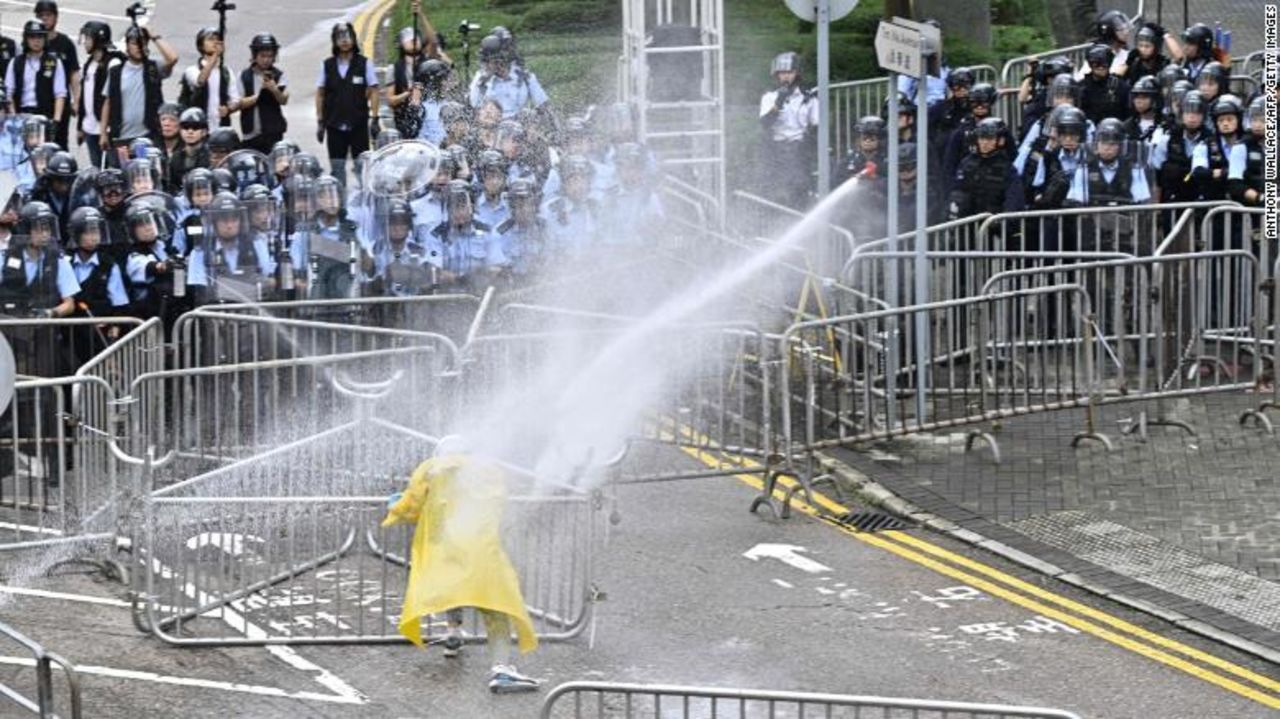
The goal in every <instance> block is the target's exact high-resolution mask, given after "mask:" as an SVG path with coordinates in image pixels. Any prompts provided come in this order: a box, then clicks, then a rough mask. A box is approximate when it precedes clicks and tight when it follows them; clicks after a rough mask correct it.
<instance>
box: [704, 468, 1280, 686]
mask: <svg viewBox="0 0 1280 719" xmlns="http://www.w3.org/2000/svg"><path fill="white" fill-rule="evenodd" d="M708 444H709V443H708ZM680 449H681V450H683V451H684V452H685V453H686V454H688V455H689V456H691V457H693V458H694V459H696V460H698V461H699V462H702V463H703V464H706V465H708V466H711V467H723V466H724V464H725V457H722V456H720V455H718V454H716V453H712V452H709V451H707V450H705V449H700V448H698V447H681V448H680ZM732 461H735V462H737V463H738V464H740V465H742V466H744V467H746V468H754V469H759V468H760V465H759V464H757V463H755V462H753V461H752V460H750V459H745V458H743V459H737V458H734V459H733V460H732ZM734 477H735V478H737V479H738V480H740V481H742V482H744V483H746V484H747V485H749V486H751V487H752V488H754V489H756V490H757V491H763V489H764V481H763V480H762V479H761V478H760V477H758V476H756V475H752V474H737V475H734ZM797 484H798V483H797V482H796V481H795V480H793V479H791V478H790V477H781V478H779V480H778V484H777V486H776V487H775V488H774V490H773V495H774V498H775V499H777V500H782V499H783V498H784V492H785V491H786V490H787V489H790V488H792V487H795V486H796V485H797ZM814 505H818V506H814ZM791 506H792V508H794V509H795V510H797V511H800V512H803V513H805V514H808V515H810V516H812V517H814V518H816V519H818V520H819V521H822V522H823V523H824V524H827V525H829V526H831V527H834V528H836V529H837V530H839V531H841V532H843V533H844V534H847V535H849V536H851V537H853V538H854V539H856V540H858V541H860V542H863V543H865V544H869V545H871V546H873V547H878V548H880V549H883V550H885V551H886V552H892V553H893V554H896V555H897V556H899V557H902V558H903V559H906V560H907V561H909V562H912V563H914V564H918V565H920V566H923V567H927V568H929V569H931V570H933V571H935V572H938V573H939V574H943V575H946V576H948V577H951V578H953V579H956V580H959V581H961V582H964V583H965V584H967V585H969V586H971V587H974V588H975V589H980V590H982V591H984V592H986V593H987V594H990V595H991V596H994V597H1000V598H1001V599H1004V600H1006V601H1009V602H1012V603H1014V604H1016V605H1018V606H1020V607H1024V608H1026V609H1029V610H1031V611H1034V612H1035V613H1037V614H1040V615H1043V616H1045V617H1049V618H1052V619H1056V620H1057V621H1059V622H1062V623H1063V624H1066V625H1068V626H1071V627H1074V628H1076V629H1078V630H1080V631H1082V632H1085V633H1087V634H1091V635H1093V636H1095V637H1098V638H1099V639H1103V640H1105V641H1108V642H1110V643H1112V644H1114V645H1116V646H1118V647H1121V648H1123V649H1126V650H1128V651H1131V652H1134V653H1136V654H1140V655H1142V656H1144V657H1147V658H1148V659H1153V660H1155V661H1157V662H1160V663H1161V664H1164V665H1166V666H1169V667H1173V668H1174V669H1177V670H1179V671H1182V672H1185V673H1187V674H1190V675H1191V676H1194V677H1196V678H1198V679H1202V680H1204V681H1206V682H1209V683H1210V684H1213V685H1215V686H1218V687H1221V688H1222V689H1226V690H1227V691H1229V692H1233V693H1235V694H1239V695H1240V696H1243V697H1246V698H1248V699H1252V700H1253V701H1256V702H1258V703H1259V704H1262V705H1264V706H1267V707H1271V708H1274V709H1280V681H1276V680H1275V679H1272V678H1270V677H1266V676H1263V675H1261V674H1259V673H1257V672H1254V671H1251V670H1249V669H1246V668H1245V667H1242V666H1240V665H1238V664H1234V663H1232V662H1229V661H1227V660H1225V659H1222V658H1221V657H1218V656H1215V655H1213V654H1210V653H1208V652H1205V651H1201V650H1199V649H1196V648H1195V647H1191V646H1188V645H1186V644H1183V643H1182V642H1179V641H1176V640H1174V639H1170V638H1168V637H1166V636H1163V635H1160V634H1157V633H1155V632H1152V631H1149V630H1147V629H1143V628H1142V627H1139V626H1137V625H1134V624H1132V623H1130V622H1127V621H1125V620H1123V619H1120V618H1119V617H1116V616H1113V615H1111V614H1108V613H1107V612H1104V611H1102V610H1100V609H1095V608H1094V607H1090V606H1088V605H1086V604H1081V603H1080V602H1077V601H1074V600H1072V599H1068V598H1067V597H1064V596H1062V595H1060V594H1055V593H1054V592H1051V591H1048V590H1046V589H1043V588H1041V587H1037V586H1035V585H1034V584H1030V583H1028V582H1025V581H1023V580H1021V579H1018V578H1017V577H1014V576H1011V575H1009V574H1006V573H1005V572H1002V571H1000V570H998V569H996V568H995V567H992V566H990V565H987V564H983V563H982V562H979V561H976V560H973V559H970V558H968V557H964V556H961V555H959V554H956V553H955V552H951V551H948V550H946V549H944V548H942V547H940V546H938V545H936V544H933V543H932V542H928V541H926V540H923V539H920V538H919V537H915V536H912V535H910V534H908V533H905V532H901V531H890V532H881V533H878V534H870V533H866V532H859V531H857V530H855V529H852V528H850V527H846V526H844V525H842V524H840V523H838V522H834V521H832V520H831V515H840V514H844V513H846V512H848V511H849V509H848V507H845V506H844V505H842V504H840V503H839V502H837V501H835V500H834V499H832V498H830V497H828V496H826V495H824V494H822V493H821V492H817V491H814V492H813V504H809V503H808V502H806V501H804V499H803V495H802V494H797V495H796V496H795V497H793V498H792V500H791ZM819 507H821V509H819Z"/></svg>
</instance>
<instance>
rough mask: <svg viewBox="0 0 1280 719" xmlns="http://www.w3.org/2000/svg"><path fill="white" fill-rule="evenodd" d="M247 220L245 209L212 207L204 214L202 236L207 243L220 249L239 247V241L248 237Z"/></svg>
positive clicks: (240, 206)
mask: <svg viewBox="0 0 1280 719" xmlns="http://www.w3.org/2000/svg"><path fill="white" fill-rule="evenodd" d="M248 227H249V220H248V217H246V213H245V208H244V207H243V206H242V205H240V204H238V203H237V204H236V205H235V206H234V207H229V208H224V207H214V208H210V209H209V210H206V211H205V213H204V236H205V238H206V240H207V241H213V242H216V243H217V244H218V245H219V246H221V247H224V248H225V247H236V248H237V249H238V248H239V246H240V241H241V240H243V239H245V238H247V237H248V232H247V230H248Z"/></svg>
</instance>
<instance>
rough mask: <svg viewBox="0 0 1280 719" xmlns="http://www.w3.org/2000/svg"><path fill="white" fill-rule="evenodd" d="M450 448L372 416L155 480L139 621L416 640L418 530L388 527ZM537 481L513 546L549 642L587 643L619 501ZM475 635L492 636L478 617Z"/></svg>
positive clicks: (164, 634) (143, 551)
mask: <svg viewBox="0 0 1280 719" xmlns="http://www.w3.org/2000/svg"><path fill="white" fill-rule="evenodd" d="M435 443H436V439H435V438H433V437H430V436H428V435H425V434H421V433H418V432H416V431H414V430H411V429H408V428H405V427H402V426H398V425H395V424H393V423H390V422H386V421H384V420H380V419H376V418H365V419H362V420H356V421H353V422H352V423H350V424H348V425H345V426H342V427H337V428H334V429H333V430H331V431H327V432H321V433H318V434H316V435H313V436H311V437H308V438H305V439H303V440H299V441H297V442H293V443H289V444H287V445H283V446H279V447H276V448H274V449H272V450H269V451H267V452H263V453H261V454H259V455H255V456H253V457H249V458H246V459H244V460H241V461H238V462H235V463H232V464H230V465H226V466H224V467H220V468H216V469H214V470H211V471H208V472H206V473H203V474H201V475H198V476H194V477H190V478H188V479H186V480H184V481H182V482H181V483H179V484H176V485H172V486H169V487H165V488H161V489H159V490H157V491H155V492H154V493H152V494H151V495H149V497H148V498H147V501H146V505H145V521H144V524H143V529H142V534H143V536H142V537H141V538H140V539H139V540H138V541H137V542H135V545H134V546H135V552H136V553H137V557H136V560H137V566H138V567H139V568H140V569H141V571H138V572H135V573H134V576H135V577H136V578H137V580H136V592H135V601H136V609H137V615H136V619H137V622H138V625H139V628H140V629H142V630H143V631H146V632H149V633H152V634H154V635H155V636H157V637H158V638H160V639H162V640H163V641H165V642H168V643H171V644H177V645H182V646H227V645H263V644H375V643H399V642H403V641H405V639H404V638H403V637H402V636H400V634H399V632H398V630H397V624H398V621H399V613H400V609H401V605H402V601H403V597H404V591H405V585H406V582H407V579H408V572H407V571H406V569H407V566H408V560H407V557H409V556H410V547H411V542H412V538H413V533H414V530H415V528H414V527H411V526H399V527H393V528H391V529H383V528H382V527H381V526H380V523H381V520H382V519H383V517H384V516H385V515H386V511H387V496H388V495H389V494H391V493H392V492H394V491H398V490H401V489H403V487H404V484H403V483H404V481H405V480H406V479H407V477H408V476H409V475H410V473H411V472H412V470H413V469H414V467H416V466H417V464H418V463H419V462H421V461H422V460H423V459H425V458H426V457H429V456H430V455H431V452H432V449H433V447H434V445H435ZM529 476H530V475H529V474H528V473H526V472H523V471H518V472H512V473H511V475H510V476H509V477H508V491H510V493H511V494H510V496H509V497H508V498H507V508H506V516H505V517H504V519H503V524H502V527H503V529H502V532H503V537H504V545H505V546H506V548H507V551H508V553H509V556H510V557H511V559H512V562H513V565H514V566H515V567H516V569H517V573H518V575H519V577H520V582H521V589H522V591H523V594H524V597H525V601H526V603H527V604H528V608H529V610H530V614H531V617H532V618H533V620H534V623H535V629H536V630H537V632H538V633H539V635H540V637H541V638H542V639H544V640H548V641H557V640H568V639H572V638H573V637H576V636H577V635H578V634H580V633H581V632H582V631H583V630H584V629H585V628H586V626H587V625H588V623H589V620H590V617H591V612H592V607H593V603H594V601H595V599H596V594H597V593H596V591H595V589H594V586H593V584H592V581H593V571H592V567H593V553H594V545H595V540H596V537H597V536H598V531H597V529H598V527H599V526H600V525H601V524H602V523H601V521H600V520H599V516H600V514H601V509H602V506H603V505H602V503H601V502H600V501H598V499H597V498H595V497H593V496H592V495H591V494H589V493H586V492H583V491H579V490H575V489H572V488H565V487H552V486H547V485H545V484H535V483H533V482H532V481H529ZM439 628H440V627H439V624H438V622H436V621H432V622H429V623H428V626H426V627H425V629H426V633H427V634H428V636H431V635H434V634H435V633H436V630H438V629H439ZM465 631H466V634H467V641H470V642H477V641H482V637H483V626H482V623H481V622H480V621H479V620H478V619H477V618H476V617H472V619H471V621H470V623H469V624H468V625H466V629H465Z"/></svg>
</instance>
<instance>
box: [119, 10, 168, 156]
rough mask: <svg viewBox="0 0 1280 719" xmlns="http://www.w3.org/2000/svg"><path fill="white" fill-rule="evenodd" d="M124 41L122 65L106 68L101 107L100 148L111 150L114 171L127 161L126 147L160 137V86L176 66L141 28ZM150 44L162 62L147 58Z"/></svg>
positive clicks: (162, 46) (163, 46)
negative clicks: (142, 139) (152, 44)
mask: <svg viewBox="0 0 1280 719" xmlns="http://www.w3.org/2000/svg"><path fill="white" fill-rule="evenodd" d="M130 10H133V8H130ZM124 41H125V59H124V62H116V63H112V64H111V65H110V66H109V67H108V68H107V86H106V89H105V90H104V93H105V94H106V96H107V99H106V101H105V102H103V103H102V117H103V119H104V122H103V123H102V146H103V148H107V147H111V148H114V149H115V154H114V156H112V157H109V158H108V161H109V162H111V163H112V164H113V165H114V166H116V167H119V166H120V165H121V164H123V161H124V160H125V159H126V158H127V157H128V153H129V143H131V142H133V141H134V140H136V139H138V138H139V137H151V136H154V135H159V134H160V105H161V104H163V103H164V92H163V90H162V89H161V86H160V84H161V83H162V82H163V81H164V79H165V78H167V77H168V76H169V74H170V73H171V72H173V66H174V65H176V64H177V63H178V53H177V52H176V51H175V50H174V49H173V46H172V45H170V44H169V43H167V42H165V41H164V39H162V38H161V37H160V36H159V35H152V34H151V33H149V32H148V31H147V29H146V28H144V27H141V26H138V25H134V26H132V27H130V28H129V29H128V30H126V31H125V34H124ZM152 42H154V43H155V44H156V49H157V50H159V51H160V55H161V56H162V57H163V58H164V59H163V61H162V62H157V61H155V60H152V59H151V58H150V57H148V55H147V46H149V45H150V44H151V43H152Z"/></svg>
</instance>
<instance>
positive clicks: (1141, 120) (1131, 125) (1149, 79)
mask: <svg viewBox="0 0 1280 719" xmlns="http://www.w3.org/2000/svg"><path fill="white" fill-rule="evenodd" d="M1129 104H1130V109H1131V110H1132V112H1131V113H1130V115H1129V119H1128V120H1125V121H1124V129H1125V133H1126V134H1127V135H1128V137H1129V139H1130V140H1133V141H1137V142H1140V143H1146V142H1147V141H1148V140H1150V139H1151V137H1152V135H1154V134H1155V131H1156V128H1158V127H1160V84H1159V83H1158V82H1157V81H1156V78H1155V77H1153V76H1151V75H1145V76H1143V77H1140V78H1138V80H1137V81H1136V82H1134V83H1133V87H1132V88H1131V89H1130V90H1129Z"/></svg>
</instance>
